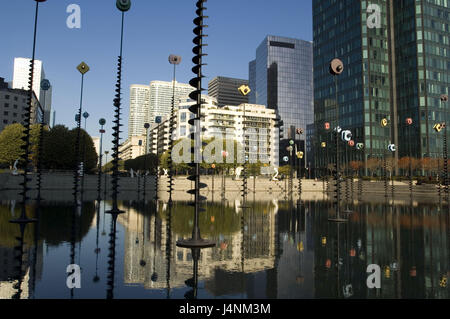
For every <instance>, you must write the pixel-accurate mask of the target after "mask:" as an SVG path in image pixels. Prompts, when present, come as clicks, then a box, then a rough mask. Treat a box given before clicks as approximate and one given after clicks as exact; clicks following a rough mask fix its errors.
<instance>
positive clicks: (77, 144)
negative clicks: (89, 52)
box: [73, 62, 89, 206]
mask: <svg viewBox="0 0 450 319" xmlns="http://www.w3.org/2000/svg"><path fill="white" fill-rule="evenodd" d="M77 70H78V71H79V72H80V73H81V93H80V107H79V108H78V114H77V116H76V117H75V119H76V121H77V138H76V141H75V156H76V163H75V167H74V171H73V199H74V203H75V205H76V206H78V205H80V204H81V202H80V201H79V200H78V187H79V182H80V174H81V172H80V170H81V160H80V138H81V112H82V111H83V87H84V75H85V74H86V73H87V72H89V66H88V65H87V64H86V63H84V62H81V63H80V64H79V65H78V66H77Z"/></svg>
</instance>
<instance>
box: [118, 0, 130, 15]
mask: <svg viewBox="0 0 450 319" xmlns="http://www.w3.org/2000/svg"><path fill="white" fill-rule="evenodd" d="M116 7H117V9H119V10H120V11H122V12H126V11H128V10H130V8H131V0H117V1H116Z"/></svg>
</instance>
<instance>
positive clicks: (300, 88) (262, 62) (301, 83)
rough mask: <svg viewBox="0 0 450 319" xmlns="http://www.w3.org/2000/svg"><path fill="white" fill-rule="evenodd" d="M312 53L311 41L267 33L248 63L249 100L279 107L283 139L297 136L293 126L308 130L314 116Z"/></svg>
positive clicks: (271, 106) (270, 106)
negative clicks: (254, 56) (293, 132)
mask: <svg viewBox="0 0 450 319" xmlns="http://www.w3.org/2000/svg"><path fill="white" fill-rule="evenodd" d="M312 53H313V51H312V43H311V42H309V41H303V40H298V39H292V38H285V37H278V36H267V37H266V38H265V39H264V41H263V42H262V43H261V44H260V45H259V47H258V48H257V50H256V59H255V60H253V61H251V62H250V63H249V84H250V88H251V89H252V92H251V93H250V96H249V101H250V103H254V104H262V105H266V106H267V107H268V108H271V109H275V110H277V111H278V114H279V116H280V117H281V120H282V121H283V122H284V133H283V136H282V137H283V138H284V139H287V138H295V136H292V134H290V133H292V132H291V131H292V130H291V127H292V128H302V129H303V130H305V131H306V125H308V124H311V123H313V120H314V114H313V67H312V63H313V61H312ZM294 135H295V134H294ZM301 139H302V140H305V139H306V135H303V136H302V137H301Z"/></svg>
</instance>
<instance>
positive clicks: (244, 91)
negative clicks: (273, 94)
mask: <svg viewBox="0 0 450 319" xmlns="http://www.w3.org/2000/svg"><path fill="white" fill-rule="evenodd" d="M238 91H239V93H240V94H241V95H242V96H247V95H249V94H250V92H251V90H250V88H249V87H248V86H247V85H242V86H240V87H239V88H238ZM246 121H247V120H246V118H245V104H244V108H243V116H242V131H243V134H242V136H243V139H244V165H243V170H242V207H241V208H242V209H247V208H248V207H247V205H246V203H247V181H248V180H247V162H248V160H249V158H248V156H247V154H246V153H247V151H246V143H245V137H246V136H249V135H247V132H246V127H245V124H246V123H245V122H246ZM248 145H249V149H250V139H249V144H248Z"/></svg>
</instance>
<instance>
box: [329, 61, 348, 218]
mask: <svg viewBox="0 0 450 319" xmlns="http://www.w3.org/2000/svg"><path fill="white" fill-rule="evenodd" d="M342 72H344V63H343V62H342V61H341V60H339V59H334V60H332V61H331V62H330V73H331V74H332V75H333V76H334V84H335V93H336V97H335V99H336V129H335V135H336V136H335V143H336V145H335V147H336V172H335V181H336V186H335V198H336V218H329V219H328V221H330V222H337V223H343V222H347V219H344V218H341V214H340V201H341V195H340V192H341V176H340V167H339V132H338V131H339V101H338V80H337V79H338V75H340V74H342Z"/></svg>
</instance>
